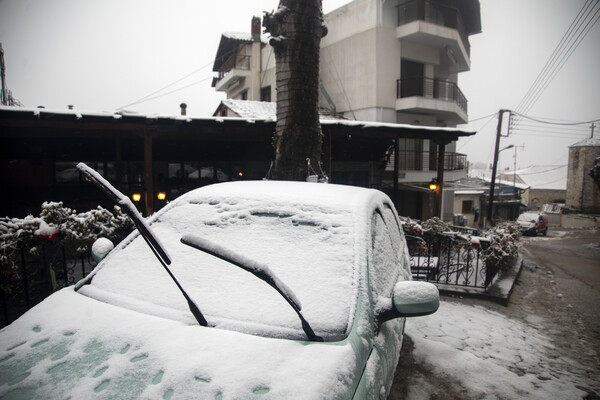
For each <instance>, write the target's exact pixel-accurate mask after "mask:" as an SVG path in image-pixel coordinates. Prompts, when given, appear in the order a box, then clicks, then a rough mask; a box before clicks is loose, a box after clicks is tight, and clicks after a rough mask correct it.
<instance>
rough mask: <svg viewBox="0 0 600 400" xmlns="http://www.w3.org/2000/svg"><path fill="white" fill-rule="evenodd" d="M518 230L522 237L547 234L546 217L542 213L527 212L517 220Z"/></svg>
mask: <svg viewBox="0 0 600 400" xmlns="http://www.w3.org/2000/svg"><path fill="white" fill-rule="evenodd" d="M517 224H518V225H519V229H520V230H521V232H522V233H523V234H524V235H533V236H537V235H538V233H541V234H542V235H544V236H546V235H547V234H548V216H547V215H546V214H544V213H540V212H534V211H528V212H524V213H523V214H521V215H519V217H518V218H517Z"/></svg>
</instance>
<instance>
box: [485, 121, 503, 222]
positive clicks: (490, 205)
mask: <svg viewBox="0 0 600 400" xmlns="http://www.w3.org/2000/svg"><path fill="white" fill-rule="evenodd" d="M507 111H508V110H504V109H500V111H498V126H497V127H496V146H495V148H494V164H492V184H491V186H490V200H489V202H488V210H487V211H488V212H487V223H488V224H491V223H492V216H493V208H494V189H495V186H496V172H497V171H496V170H497V168H498V154H499V153H500V136H501V134H502V116H503V115H504V113H505V112H507Z"/></svg>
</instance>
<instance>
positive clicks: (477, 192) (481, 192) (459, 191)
mask: <svg viewBox="0 0 600 400" xmlns="http://www.w3.org/2000/svg"><path fill="white" fill-rule="evenodd" d="M484 193H485V190H455V191H454V194H484Z"/></svg>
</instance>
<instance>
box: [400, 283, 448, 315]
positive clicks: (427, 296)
mask: <svg viewBox="0 0 600 400" xmlns="http://www.w3.org/2000/svg"><path fill="white" fill-rule="evenodd" d="M393 301H394V309H395V314H396V316H397V317H420V316H423V315H429V314H433V313H434V312H436V311H437V309H438V307H439V306H440V293H439V291H438V289H437V287H435V285H434V284H432V283H429V282H419V281H402V282H398V283H396V286H394V299H393Z"/></svg>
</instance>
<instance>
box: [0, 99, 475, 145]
mask: <svg viewBox="0 0 600 400" xmlns="http://www.w3.org/2000/svg"><path fill="white" fill-rule="evenodd" d="M223 101H224V102H225V101H232V103H231V104H232V105H234V106H235V107H236V109H237V110H239V111H240V112H241V113H242V114H247V115H254V116H248V117H239V118H238V117H233V118H232V117H225V118H224V117H220V116H209V117H206V116H192V115H179V114H141V113H136V112H132V111H127V110H119V111H101V112H98V111H83V110H64V109H46V108H25V107H12V106H0V111H8V112H18V113H24V114H27V113H29V114H32V115H33V116H34V117H39V116H41V115H44V114H47V115H48V116H50V115H53V114H61V115H72V116H73V117H74V118H75V119H78V120H79V119H86V118H89V117H105V118H114V119H121V118H126V117H127V118H130V119H139V120H144V119H146V120H153V121H158V120H160V121H163V122H164V121H165V120H171V121H178V122H188V123H191V122H194V121H212V122H217V123H224V122H225V121H245V122H247V123H253V122H258V121H260V122H264V123H272V122H275V121H276V116H275V115H276V113H275V112H274V111H273V112H271V111H270V110H272V107H275V103H266V102H252V101H247V100H245V102H247V103H249V104H246V105H243V106H242V105H240V104H241V103H242V102H244V100H231V99H229V100H223ZM252 103H264V104H256V105H252ZM320 123H321V125H322V126H327V125H329V126H336V125H337V126H347V127H351V128H356V129H384V130H388V131H391V134H392V135H393V134H394V131H396V130H400V131H405V132H406V131H415V135H421V134H422V133H423V131H429V132H431V133H432V134H444V133H448V134H455V135H456V136H471V135H474V134H475V133H476V132H475V131H468V130H464V129H459V128H443V127H436V126H423V125H409V124H396V123H390V122H374V121H351V120H347V119H340V118H333V117H331V116H328V115H322V116H320Z"/></svg>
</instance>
